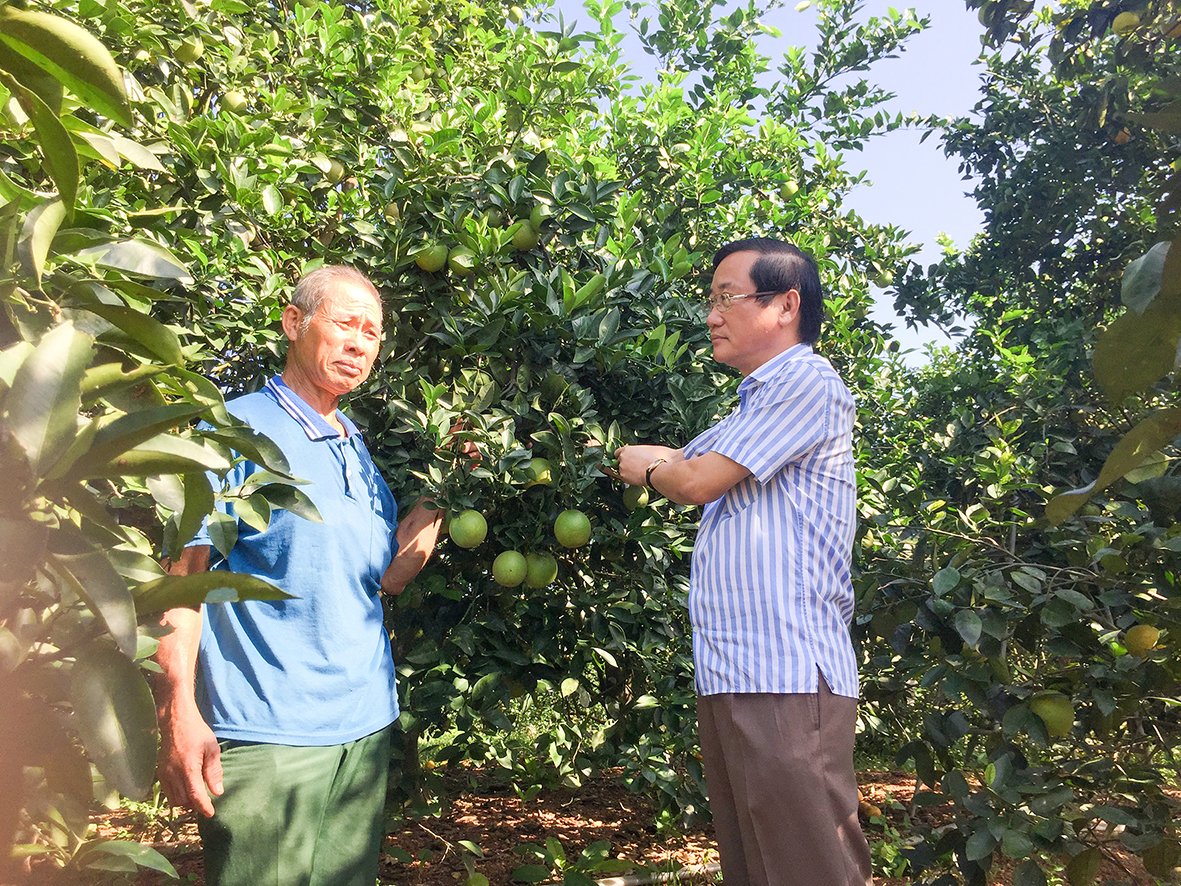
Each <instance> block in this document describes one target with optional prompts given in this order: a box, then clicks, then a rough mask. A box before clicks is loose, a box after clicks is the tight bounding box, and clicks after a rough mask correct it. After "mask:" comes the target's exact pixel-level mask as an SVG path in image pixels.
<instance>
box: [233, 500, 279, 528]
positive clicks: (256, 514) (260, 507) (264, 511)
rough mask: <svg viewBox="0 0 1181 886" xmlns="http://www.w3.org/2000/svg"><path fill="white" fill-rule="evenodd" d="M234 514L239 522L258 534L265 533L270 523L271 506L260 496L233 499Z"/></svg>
mask: <svg viewBox="0 0 1181 886" xmlns="http://www.w3.org/2000/svg"><path fill="white" fill-rule="evenodd" d="M233 504H234V514H235V515H236V516H237V518H238V519H239V520H241V521H242V522H243V523H245V524H246V525H247V526H249V527H251V528H252V529H255V530H257V531H258V532H266V529H267V525H268V524H269V523H270V521H271V506H270V504H269V503H268V502H267V500H266V499H265V498H264V497H263V496H261V495H251V496H249V497H247V498H238V499H234V503H233Z"/></svg>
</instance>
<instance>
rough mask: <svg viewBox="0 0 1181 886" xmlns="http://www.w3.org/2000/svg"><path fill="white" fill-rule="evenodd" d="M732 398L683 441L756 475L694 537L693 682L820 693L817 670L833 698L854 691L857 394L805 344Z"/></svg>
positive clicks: (711, 507) (715, 506) (714, 688)
mask: <svg viewBox="0 0 1181 886" xmlns="http://www.w3.org/2000/svg"><path fill="white" fill-rule="evenodd" d="M738 398H739V400H738V407H737V408H736V409H735V410H734V411H733V412H731V413H730V414H729V415H728V416H726V417H725V418H724V419H722V420H721V421H720V422H718V424H716V425H714V426H713V427H711V428H709V429H708V430H706V431H705V432H704V433H702V434H700V435H699V436H697V437H696V438H694V439H693V440H692V441H690V443H688V444H687V445H686V446H685V448H684V454H685V457H686V458H695V457H698V456H700V455H702V454H704V453H706V452H717V453H720V454H721V455H724V456H726V457H727V458H730V459H732V460H734V461H736V462H738V463H739V464H741V465H742V466H743V467H745V468H747V469H748V470H749V471H750V472H751V476H750V477H747V478H746V479H745V480H743V481H742V482H740V483H738V484H737V485H736V486H734V487H733V488H732V489H730V490H729V491H728V492H727V493H726V494H725V495H723V496H722V497H721V498H719V499H718V500H716V501H714V502H711V503H710V504H708V505H706V506H705V512H704V514H703V516H702V520H701V527H700V529H699V530H698V534H697V541H696V543H695V544H694V549H693V561H692V570H691V574H690V590H689V614H690V619H691V621H692V624H693V658H694V664H695V681H696V686H697V691H698V693H700V694H702V695H714V694H718V693H725V692H738V693H744V692H773V693H793V692H817V691H818V688H819V686H818V682H817V680H818V678H817V673H818V671H819V673H820V674H823V675H824V678H825V681H826V682H827V683H828V685H829V688H830V689H831V690H832V691H833V692H834V693H835V694H837V695H843V696H848V697H852V698H856V697H857V661H856V656H855V655H854V651H853V645H852V640H851V638H850V636H849V626H850V623H851V621H852V618H853V586H852V580H851V576H850V562H851V557H852V547H853V537H854V529H855V521H856V481H855V477H854V467H853V451H852V431H853V421H854V413H855V409H854V403H853V397H852V395H851V394H850V393H849V390H848V388H846V387H845V385H844V383H843V382H842V381H841V379H840V377H839V376H838V375H837V373H836V371H835V370H834V369H833V368H832V366H831V364H829V362H828V361H827V360H825V359H824V358H823V357H820V356H818V355H817V354H814V353H813V351H812V349H811V347H810V346H808V345H806V344H800V345H796V346H794V347H792V348H789V349H788V350H786V351H784V352H783V353H781V354H779V355H778V356H776V357H774V358H773V359H772V360H770V361H768V362H767V363H765V364H764V365H763V366H761V367H759V369H757V370H756V371H755V372H753V373H751V375H750V376H748V377H747V378H746V379H744V380H743V382H742V384H741V385H739V388H738Z"/></svg>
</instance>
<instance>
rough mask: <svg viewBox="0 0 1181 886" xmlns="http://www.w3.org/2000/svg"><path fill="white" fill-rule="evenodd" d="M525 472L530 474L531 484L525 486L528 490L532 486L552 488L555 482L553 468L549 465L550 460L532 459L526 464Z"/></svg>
mask: <svg viewBox="0 0 1181 886" xmlns="http://www.w3.org/2000/svg"><path fill="white" fill-rule="evenodd" d="M525 470H526V471H527V472H528V474H529V482H528V483H526V484H525V487H526V488H529V487H530V486H552V485H553V482H554V472H553V466H552V465H551V464H550V463H549V459H548V458H531V459H529V461H528V462H526V464H525Z"/></svg>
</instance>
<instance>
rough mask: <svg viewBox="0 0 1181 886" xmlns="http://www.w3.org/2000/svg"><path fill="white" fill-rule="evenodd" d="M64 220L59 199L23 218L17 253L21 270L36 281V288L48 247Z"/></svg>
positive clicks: (42, 205)
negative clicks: (23, 222)
mask: <svg viewBox="0 0 1181 886" xmlns="http://www.w3.org/2000/svg"><path fill="white" fill-rule="evenodd" d="M65 218H66V206H65V204H64V203H62V201H61V198H60V197H59V198H55V199H53V200H50V201H49V202H47V203H42V204H41V205H40V206H38V207H36V208H35V209H33V210H32V211H31V212H30V213H29V214H28V215H27V216H26V217H25V224H24V227H23V228H22V229H21V235H20V239H19V240H18V241H17V251H18V252H19V253H20V259H21V266H22V269H23V270H24V272H25V274H26V275H28V276H29V277H32V278H33V279H34V280H36V281H37V285H38V286H40V285H41V276H42V275H43V274H44V273H45V260H46V258H47V257H48V256H49V247H50V246H52V245H53V238H54V237H56V236H57V231H58V228H60V227H61V223H62V222H63V221H65Z"/></svg>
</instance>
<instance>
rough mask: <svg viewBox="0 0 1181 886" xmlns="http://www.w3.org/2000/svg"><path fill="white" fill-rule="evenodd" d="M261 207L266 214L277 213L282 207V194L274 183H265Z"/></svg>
mask: <svg viewBox="0 0 1181 886" xmlns="http://www.w3.org/2000/svg"><path fill="white" fill-rule="evenodd" d="M262 208H263V209H265V210H266V211H267V214H268V215H278V214H279V212H280V211H281V210H282V209H283V195H282V194H280V193H279V189H278V188H276V187H275V186H274V185H267V186H266V187H265V188H263V189H262Z"/></svg>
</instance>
